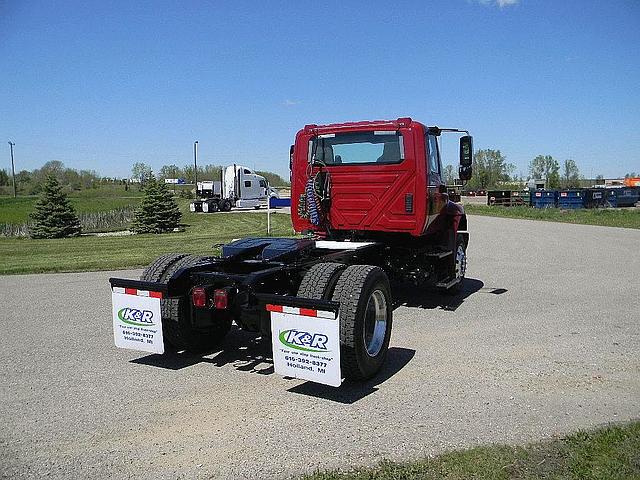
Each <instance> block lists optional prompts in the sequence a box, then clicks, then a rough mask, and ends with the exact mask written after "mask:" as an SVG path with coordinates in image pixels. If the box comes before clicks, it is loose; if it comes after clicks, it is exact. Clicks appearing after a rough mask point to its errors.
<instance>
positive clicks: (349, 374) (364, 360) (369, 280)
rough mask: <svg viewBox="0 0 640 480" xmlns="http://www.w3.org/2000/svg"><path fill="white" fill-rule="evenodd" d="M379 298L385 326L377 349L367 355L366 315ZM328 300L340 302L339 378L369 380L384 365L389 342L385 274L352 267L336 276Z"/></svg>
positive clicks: (367, 267)
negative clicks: (380, 297)
mask: <svg viewBox="0 0 640 480" xmlns="http://www.w3.org/2000/svg"><path fill="white" fill-rule="evenodd" d="M379 295H381V296H382V297H383V298H384V301H385V304H384V307H385V308H381V311H384V312H385V313H386V323H385V325H384V330H383V331H381V333H382V332H383V333H384V337H383V340H382V342H381V344H379V349H378V350H377V352H375V354H371V353H369V352H368V351H367V343H366V340H365V323H366V320H367V318H368V317H367V315H366V314H367V312H368V311H369V310H370V309H369V307H370V305H371V304H370V301H371V300H373V299H374V296H375V297H376V298H378V296H379ZM332 299H333V300H334V301H336V302H339V303H340V356H341V361H340V366H341V368H342V374H343V376H344V377H345V378H346V379H348V380H366V379H368V378H371V377H373V376H374V375H375V374H376V373H378V371H379V370H380V368H381V367H382V365H383V363H384V360H385V358H386V356H387V350H388V349H389V340H390V339H391V324H392V320H393V308H392V298H391V288H390V286H389V279H388V278H387V274H386V273H385V272H384V271H383V270H382V269H381V268H379V267H374V266H371V265H352V266H350V267H348V268H347V269H346V270H345V271H344V272H343V273H342V275H340V278H339V279H338V282H337V284H336V287H335V290H334V292H333V296H332ZM374 303H376V302H375V300H374ZM376 305H377V303H376Z"/></svg>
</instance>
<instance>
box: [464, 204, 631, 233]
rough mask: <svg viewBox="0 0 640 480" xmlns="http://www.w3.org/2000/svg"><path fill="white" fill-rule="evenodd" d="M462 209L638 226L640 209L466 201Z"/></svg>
mask: <svg viewBox="0 0 640 480" xmlns="http://www.w3.org/2000/svg"><path fill="white" fill-rule="evenodd" d="M464 209H465V212H466V213H468V214H470V215H485V216H490V217H506V218H524V219H529V220H544V221H548V222H563V223H579V224H583V225H602V226H605V227H624V228H640V209H638V208H625V209H622V208H620V209H614V208H607V209H604V208H596V209H580V210H560V209H558V208H546V209H540V208H531V207H499V206H488V205H476V204H471V203H467V204H465V205H464Z"/></svg>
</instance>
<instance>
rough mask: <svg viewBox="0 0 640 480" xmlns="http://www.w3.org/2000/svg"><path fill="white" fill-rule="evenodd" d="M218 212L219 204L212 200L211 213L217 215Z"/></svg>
mask: <svg viewBox="0 0 640 480" xmlns="http://www.w3.org/2000/svg"><path fill="white" fill-rule="evenodd" d="M218 210H220V206H219V205H218V202H217V201H216V200H211V201H210V202H209V213H216V212H217V211H218Z"/></svg>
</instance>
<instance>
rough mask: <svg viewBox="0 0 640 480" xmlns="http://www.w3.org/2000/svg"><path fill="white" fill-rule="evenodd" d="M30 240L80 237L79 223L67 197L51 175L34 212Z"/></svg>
mask: <svg viewBox="0 0 640 480" xmlns="http://www.w3.org/2000/svg"><path fill="white" fill-rule="evenodd" d="M30 217H31V220H32V221H33V226H32V227H31V231H30V235H31V238H62V237H77V236H78V235H80V230H81V227H80V221H79V220H78V216H77V215H76V212H75V210H74V209H73V206H72V205H71V203H69V199H68V198H67V195H66V194H65V193H64V192H63V191H62V187H61V186H60V184H59V183H58V180H56V177H54V176H53V175H48V176H47V179H46V181H45V183H44V185H43V187H42V193H41V194H40V198H39V199H38V201H37V202H36V204H35V210H34V211H33V212H32V213H31V215H30Z"/></svg>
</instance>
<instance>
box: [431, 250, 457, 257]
mask: <svg viewBox="0 0 640 480" xmlns="http://www.w3.org/2000/svg"><path fill="white" fill-rule="evenodd" d="M452 254H453V252H452V251H451V250H442V251H440V252H429V253H427V257H431V258H446V257H448V256H449V255H452Z"/></svg>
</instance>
